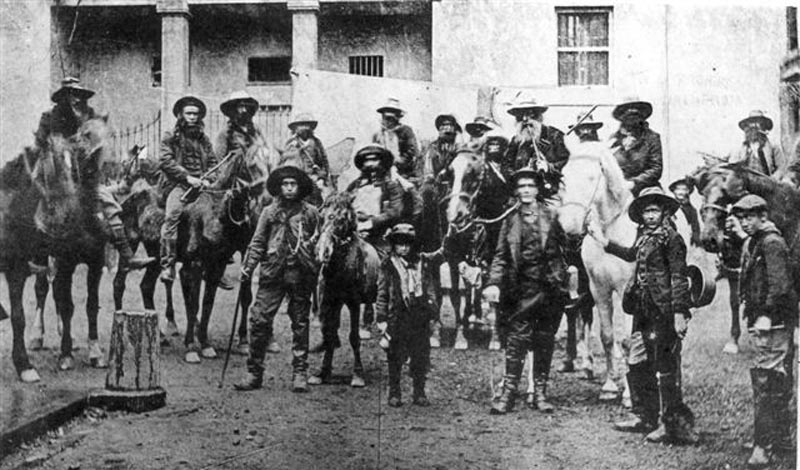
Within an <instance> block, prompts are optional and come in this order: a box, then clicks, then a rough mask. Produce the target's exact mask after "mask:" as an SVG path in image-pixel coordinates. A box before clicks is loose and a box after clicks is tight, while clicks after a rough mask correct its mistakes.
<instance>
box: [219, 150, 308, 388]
mask: <svg viewBox="0 0 800 470" xmlns="http://www.w3.org/2000/svg"><path fill="white" fill-rule="evenodd" d="M312 186H313V183H312V182H311V179H310V178H309V177H308V175H306V174H305V172H303V170H301V169H299V168H297V167H294V166H283V167H280V168H278V169H276V170H275V171H273V172H272V173H270V175H269V178H268V179H267V190H268V191H269V193H270V194H271V195H272V196H273V197H275V201H273V203H272V204H270V205H268V206H267V207H266V208H264V210H263V212H262V213H261V217H259V219H258V226H257V227H256V231H255V234H254V235H253V239H252V241H251V242H250V246H249V247H248V249H247V254H246V255H245V259H244V260H243V261H242V274H241V277H242V282H247V281H249V279H250V278H251V277H252V275H253V271H254V270H255V268H256V265H258V264H259V263H261V274H260V276H259V280H258V292H257V294H256V301H255V304H254V305H253V308H252V310H251V311H250V339H251V344H250V356H249V358H248V359H247V376H246V377H245V378H244V380H243V381H242V382H240V383H238V384H236V385H235V387H236V389H237V390H254V389H257V388H261V384H262V381H263V375H264V364H263V362H264V355H265V353H266V348H267V345H268V343H269V340H270V338H271V337H272V333H273V331H272V321H273V319H274V318H275V314H276V313H278V308H279V307H280V305H281V302H282V301H283V298H284V297H288V298H289V308H288V314H289V318H290V319H291V321H292V369H293V374H292V391H294V392H306V391H308V383H307V378H308V377H307V374H308V372H307V371H308V322H309V321H308V316H309V310H310V308H311V294H312V291H313V290H314V286H316V280H317V270H318V266H317V262H316V258H315V256H314V244H315V243H316V233H317V227H318V225H319V222H320V220H319V213H318V212H317V209H316V208H315V207H314V206H312V205H311V204H308V203H306V202H304V201H303V199H304V198H305V197H306V196H308V195H309V194H311V191H312Z"/></svg>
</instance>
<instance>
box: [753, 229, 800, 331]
mask: <svg viewBox="0 0 800 470" xmlns="http://www.w3.org/2000/svg"><path fill="white" fill-rule="evenodd" d="M739 301H740V302H744V304H745V308H744V317H745V318H746V319H747V324H748V326H753V323H754V322H755V321H756V318H758V317H759V316H761V315H765V316H767V317H769V318H770V320H772V325H773V326H778V325H792V326H794V323H795V317H796V315H797V294H796V293H795V290H794V288H793V286H792V277H791V272H790V270H789V248H788V247H787V245H786V241H785V240H784V239H783V237H782V236H781V233H780V231H779V230H778V229H777V228H776V227H775V225H774V224H773V223H772V222H768V223H767V224H766V226H765V227H763V228H762V229H761V230H759V231H758V232H756V233H755V234H754V235H753V236H752V237H750V238H748V239H747V241H746V242H745V245H744V249H743V250H742V274H741V276H740V277H739Z"/></svg>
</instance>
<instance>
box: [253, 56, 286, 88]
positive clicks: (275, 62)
mask: <svg viewBox="0 0 800 470" xmlns="http://www.w3.org/2000/svg"><path fill="white" fill-rule="evenodd" d="M291 68H292V58H291V57H250V58H248V59H247V81H248V82H250V83H263V82H289V81H291V80H292V77H291V75H290V74H289V70H290V69H291Z"/></svg>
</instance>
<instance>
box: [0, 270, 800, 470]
mask: <svg viewBox="0 0 800 470" xmlns="http://www.w3.org/2000/svg"><path fill="white" fill-rule="evenodd" d="M236 269H237V268H236V266H235V265H232V266H230V267H229V272H230V273H235V272H236ZM83 272H85V271H83V270H81V271H80V272H79V276H80V274H82V273H83ZM82 279H83V277H82V276H80V277H79V278H78V280H76V283H75V288H74V290H75V294H76V305H78V308H76V316H75V320H74V322H75V329H76V330H77V332H76V339H77V340H78V344H79V345H80V346H81V349H80V350H79V351H77V352H76V359H77V362H78V368H77V369H76V370H74V371H70V372H57V371H56V367H55V359H56V352H55V346H56V344H57V334H56V331H55V328H54V325H55V314H54V307H53V305H52V300H51V298H50V299H48V302H49V303H48V308H47V320H48V321H49V325H48V326H49V331H48V334H47V336H46V345H47V346H49V347H50V348H51V349H50V350H45V351H41V352H34V353H33V361H34V363H35V364H36V365H37V367H38V368H39V371H40V373H41V374H42V376H43V382H42V383H41V384H36V385H23V384H21V383H19V382H18V381H17V379H16V375H15V373H14V372H13V367H12V364H11V358H10V350H11V333H10V330H11V327H10V324H9V322H3V323H2V324H0V383H2V388H0V390H3V391H4V392H2V393H6V392H7V391H13V392H14V393H31V394H35V393H39V392H41V390H43V389H44V388H45V387H51V388H81V387H82V388H87V389H88V388H95V387H101V386H102V384H103V383H104V374H105V372H104V371H100V370H93V369H90V368H88V366H87V365H86V349H85V331H86V321H85V316H84V315H83V313H82V310H81V308H80V306H81V305H82V303H83V302H84V300H85V298H84V295H83V289H84V281H83V280H82ZM137 284H138V275H133V276H131V277H130V278H129V283H128V285H129V286H130V287H134V286H136V285H137ZM0 285H2V289H3V293H2V298H3V301H4V302H6V305H7V297H6V296H7V294H6V292H5V285H4V281H3V282H0ZM102 289H103V293H102V297H101V306H102V307H103V311H102V312H101V320H100V321H101V323H100V335H101V343H102V344H104V345H107V344H108V339H109V334H110V333H109V332H110V319H111V305H112V301H111V278H110V276H104V279H103V284H102ZM175 291H176V299H177V302H178V313H177V318H178V324H179V326H183V325H184V324H185V319H184V318H183V315H182V313H181V312H182V311H183V309H182V298H181V296H180V293H179V289H175ZM26 294H28V295H27V296H26V297H27V303H26V308H27V312H28V322H29V324H32V321H33V318H32V313H33V286H32V280H31V281H29V285H28V286H27V291H26ZM157 295H158V299H159V302H163V298H164V295H163V291H161V290H159V292H158V294H157ZM234 302H235V294H234V293H233V292H220V294H219V296H218V298H217V304H216V305H217V309H216V313H215V315H214V317H213V319H212V327H211V335H212V338H213V341H214V344H215V345H216V346H217V349H218V351H219V352H224V347H225V344H226V341H227V335H228V332H229V331H230V321H231V316H232V314H233V307H234ZM126 303H127V305H128V306H129V307H128V308H130V309H136V308H139V307H140V306H141V303H140V300H139V298H138V292H136V291H135V290H129V292H128V293H127V295H126ZM726 304H727V286H726V283H725V282H720V283H719V284H718V291H717V296H716V299H715V301H714V303H713V304H712V305H710V306H709V307H707V308H705V309H702V310H700V311H698V312H696V313H695V318H694V320H692V322H691V324H690V332H689V336H688V339H687V341H686V343H685V345H684V356H683V357H684V361H683V371H684V395H685V397H686V401H687V403H688V405H689V406H690V407H691V408H692V410H693V411H694V412H695V414H696V415H697V427H698V430H699V431H700V435H701V441H700V443H699V444H698V445H695V446H689V447H676V446H667V445H654V444H648V443H646V442H644V441H643V439H642V436H641V435H636V434H625V433H619V432H616V431H614V430H612V428H611V424H612V422H613V421H614V420H615V419H617V418H619V417H621V416H622V415H623V410H622V409H621V407H620V406H619V405H618V404H616V403H603V402H600V401H599V400H598V394H599V389H600V385H601V384H600V383H599V381H598V380H595V381H587V380H582V379H581V378H580V376H579V375H578V374H559V373H556V372H554V373H553V374H552V382H551V387H550V391H551V395H552V398H553V401H554V402H555V404H557V411H556V412H555V413H553V414H551V415H543V414H540V413H538V412H536V411H532V410H529V409H527V408H525V407H524V406H522V407H518V408H517V410H515V411H514V412H513V413H510V414H509V415H506V416H499V417H498V416H490V415H489V414H488V410H489V404H490V388H489V382H490V376H491V375H492V372H491V371H492V370H494V371H495V372H494V373H495V374H496V373H497V371H499V370H502V369H501V363H502V355H501V353H500V352H489V351H488V350H487V349H486V343H487V341H488V338H487V337H486V335H485V334H474V335H472V339H473V343H475V344H477V346H476V347H474V348H473V349H471V350H469V351H454V350H452V347H451V346H452V341H453V338H452V336H453V333H452V324H453V319H452V311H451V309H450V305H449V302H447V301H446V302H445V309H444V320H445V325H446V326H449V327H450V329H448V330H446V331H445V337H444V346H445V347H443V348H442V349H439V350H434V351H433V354H432V366H433V368H432V371H431V372H430V374H429V385H428V396H429V398H430V399H431V401H432V402H433V404H432V406H431V407H430V408H420V407H416V406H412V405H411V404H410V400H409V397H410V392H411V391H410V379H409V378H408V377H405V378H404V384H403V386H404V388H403V392H404V402H405V404H404V406H403V407H402V408H398V409H394V408H388V407H387V406H386V396H385V384H386V364H385V360H384V358H385V355H384V353H383V352H382V350H380V348H378V346H377V342H376V341H374V340H372V341H368V342H367V343H366V345H365V346H364V348H363V351H364V352H363V355H364V365H365V368H366V379H367V383H368V385H367V387H366V388H363V389H351V388H350V387H349V386H348V383H349V371H350V367H351V365H352V358H351V353H350V350H349V347H348V346H345V347H344V348H342V349H340V350H338V351H337V357H336V360H335V371H334V373H335V374H337V377H338V378H340V381H339V382H338V383H336V384H333V385H325V386H320V387H315V388H312V390H311V392H310V393H308V394H304V395H298V394H294V393H292V392H291V391H290V389H289V387H290V383H289V382H290V378H291V369H290V332H289V320H288V318H287V317H286V316H285V315H279V316H278V318H277V319H276V331H277V334H278V337H279V343H280V346H281V348H282V351H283V352H282V353H281V354H278V355H270V356H269V357H268V358H267V373H266V377H265V387H264V389H262V390H260V391H255V392H250V393H236V392H234V391H233V390H232V387H231V383H232V382H233V381H235V380H237V379H238V378H240V377H241V375H242V374H243V373H244V362H245V360H244V357H242V356H233V357H232V361H231V367H230V368H229V371H228V376H227V380H226V381H227V383H226V385H225V387H224V388H222V389H219V388H218V387H217V384H218V381H219V377H220V371H221V369H222V363H223V360H222V359H221V358H220V359H216V360H205V361H204V362H203V363H202V364H200V365H188V364H185V363H184V362H183V360H182V357H183V349H182V347H181V346H180V340H179V339H178V338H173V340H172V343H173V344H172V346H170V347H165V348H163V349H162V357H163V361H162V382H163V386H164V387H165V388H166V390H167V392H168V395H167V406H166V407H164V408H162V409H160V410H157V411H154V412H150V413H144V414H141V415H133V414H122V413H109V414H106V413H104V412H102V411H99V410H89V411H88V412H87V413H85V415H84V416H83V417H82V418H80V419H78V420H75V421H73V422H72V423H70V424H68V425H66V426H64V427H62V428H61V429H58V430H56V431H54V432H52V433H50V434H49V435H48V436H45V437H43V438H41V439H39V440H38V441H36V442H33V443H30V444H28V445H25V446H23V447H22V448H20V449H18V450H17V451H15V452H14V453H12V454H11V455H9V456H8V457H7V458H6V459H5V460H4V461H3V462H0V468H2V469H7V468H47V469H162V468H163V469H210V468H220V469H221V468H230V469H250V468H253V469H255V468H287V469H288V468H292V469H294V468H303V469H316V468H325V469H328V468H341V469H360V468H387V469H389V468H392V469H395V468H397V469H473V468H474V469H490V468H498V469H517V468H519V469H522V468H525V469H529V468H536V469H581V468H592V469H638V468H649V469H689V468H691V469H735V468H743V467H744V462H745V460H746V459H747V455H748V453H747V451H746V450H745V449H743V448H742V444H743V443H744V442H746V441H747V440H749V438H750V436H751V433H752V392H751V389H750V384H749V373H748V368H749V364H750V361H751V359H752V355H753V351H752V348H751V346H750V343H749V340H748V338H747V337H746V336H747V334H746V333H745V334H744V338H743V341H742V343H741V344H742V351H741V353H740V354H739V355H737V356H729V355H723V354H722V353H721V350H722V346H723V345H724V343H725V341H726V339H727V331H728V328H729V325H728V321H729V320H728V318H729V313H728V312H727V308H725V307H724V305H726ZM344 317H346V315H345V316H344ZM344 323H345V325H343V327H342V330H341V331H340V334H341V335H342V338H343V339H346V324H347V322H346V321H344ZM318 337H319V331H318V330H317V329H312V343H313V342H314V338H318ZM343 343H345V344H346V341H343ZM593 349H594V350H596V351H599V345H598V344H597V342H596V340H595V344H594V345H593ZM220 356H222V354H221V355H220ZM562 357H563V340H562V342H561V345H560V347H559V349H558V350H557V351H556V357H555V359H554V366H555V364H558V363H559V362H560V359H561V358H562ZM320 361H321V356H318V355H312V356H311V367H312V371H313V370H315V369H316V368H317V367H318V366H319V364H320ZM602 368H603V365H602V361H597V362H596V370H595V372H596V375H597V376H602V372H603V370H602ZM795 460H796V455H795V454H791V455H784V456H782V457H780V458H779V460H778V462H777V463H776V465H774V466H773V467H772V468H783V469H789V468H795Z"/></svg>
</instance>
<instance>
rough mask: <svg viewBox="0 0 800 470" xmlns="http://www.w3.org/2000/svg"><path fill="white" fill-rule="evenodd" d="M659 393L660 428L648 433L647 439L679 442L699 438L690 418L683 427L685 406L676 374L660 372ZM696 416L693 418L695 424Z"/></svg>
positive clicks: (692, 440) (694, 440) (687, 441)
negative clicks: (681, 423) (682, 420)
mask: <svg viewBox="0 0 800 470" xmlns="http://www.w3.org/2000/svg"><path fill="white" fill-rule="evenodd" d="M657 379H658V395H659V403H660V412H659V420H658V428H656V430H655V431H653V432H651V433H650V434H648V435H647V437H646V439H647V440H648V441H650V442H666V441H673V442H677V443H684V444H686V443H694V442H696V441H697V438H696V437H695V436H694V430H693V429H692V427H691V425H690V423H689V421H688V418H687V419H686V422H685V423H684V424H683V426H684V428H683V429H682V428H681V425H680V421H681V418H679V416H680V411H681V408H683V407H685V405H683V404H682V403H681V401H680V394H679V393H678V391H677V388H678V383H677V377H676V376H675V374H658V376H657ZM693 421H694V418H693V417H692V418H691V424H693Z"/></svg>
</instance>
